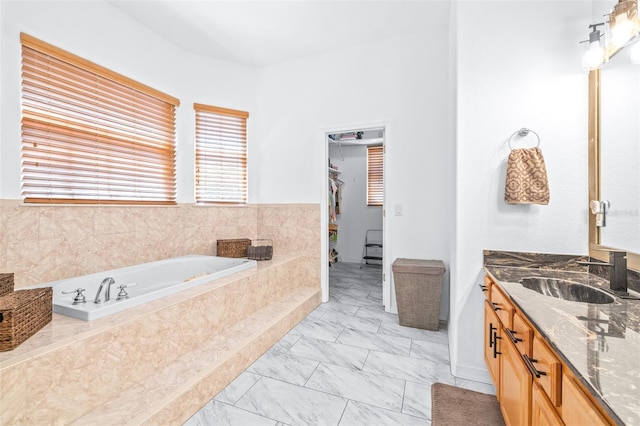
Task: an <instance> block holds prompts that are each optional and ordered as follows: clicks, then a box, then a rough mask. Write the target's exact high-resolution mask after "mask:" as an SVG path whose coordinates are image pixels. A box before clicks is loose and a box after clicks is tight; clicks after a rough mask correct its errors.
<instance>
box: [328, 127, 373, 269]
mask: <svg viewBox="0 0 640 426" xmlns="http://www.w3.org/2000/svg"><path fill="white" fill-rule="evenodd" d="M328 144H329V158H328V179H329V184H328V188H329V191H328V192H329V193H328V205H329V211H328V223H329V236H328V237H329V244H328V250H329V253H328V255H329V256H328V258H329V266H331V265H333V264H335V263H336V262H348V263H357V264H360V265H361V267H362V266H367V265H371V266H380V265H382V247H383V242H382V220H383V214H382V211H383V210H382V199H381V197H382V158H383V156H382V152H383V146H384V129H366V130H354V131H349V132H336V133H331V134H329V135H328ZM372 159H373V160H372ZM372 238H373V239H375V241H373V240H372Z"/></svg>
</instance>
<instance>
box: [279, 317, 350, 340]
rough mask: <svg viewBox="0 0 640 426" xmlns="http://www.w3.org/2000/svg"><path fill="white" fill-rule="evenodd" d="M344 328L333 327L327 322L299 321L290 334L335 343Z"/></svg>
mask: <svg viewBox="0 0 640 426" xmlns="http://www.w3.org/2000/svg"><path fill="white" fill-rule="evenodd" d="M343 329H344V327H342V326H338V325H334V324H331V323H328V322H324V321H319V322H312V321H301V322H300V323H299V324H298V325H296V326H295V327H294V328H293V330H291V331H290V332H289V333H290V334H299V335H301V336H305V337H311V338H314V339H320V340H326V341H328V342H335V341H336V339H337V338H338V336H339V335H340V333H342V330H343Z"/></svg>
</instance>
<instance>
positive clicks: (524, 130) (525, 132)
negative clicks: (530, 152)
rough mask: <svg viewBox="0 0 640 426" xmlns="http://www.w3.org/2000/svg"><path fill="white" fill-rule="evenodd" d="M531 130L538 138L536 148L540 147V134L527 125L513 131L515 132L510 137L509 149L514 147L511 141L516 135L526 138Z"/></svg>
mask: <svg viewBox="0 0 640 426" xmlns="http://www.w3.org/2000/svg"><path fill="white" fill-rule="evenodd" d="M529 132H531V133H533V134H534V135H536V138H537V139H538V144H537V145H536V146H535V147H536V148H538V147H539V146H540V136H538V134H537V133H536V132H534V131H533V130H531V129H527V128H526V127H523V128H522V129H520V130H518V131H516V132H513V134H512V135H511V136H510V137H509V149H513V148H512V147H511V141H512V140H513V138H514V137H515V136H520V137H521V138H524V137H525V136H527V135H528V134H529Z"/></svg>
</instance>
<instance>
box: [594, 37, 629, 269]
mask: <svg viewBox="0 0 640 426" xmlns="http://www.w3.org/2000/svg"><path fill="white" fill-rule="evenodd" d="M636 43H640V42H639V41H637V42H636ZM629 50H630V47H629V46H628V47H625V48H623V49H621V50H619V51H617V52H616V53H615V54H614V55H611V56H610V60H609V62H607V63H605V64H604V65H603V66H602V68H601V69H599V70H593V71H591V72H590V73H589V199H590V200H608V201H609V202H610V207H609V213H608V214H607V218H606V226H604V227H598V226H596V221H595V215H594V214H593V213H590V214H589V243H590V244H589V254H590V255H591V256H592V257H595V258H598V259H601V260H605V261H606V260H608V257H607V253H606V252H604V251H602V249H618V250H624V251H627V252H628V253H629V256H628V257H627V263H628V267H629V268H630V269H634V270H637V271H640V65H638V64H632V63H631V61H630V59H629Z"/></svg>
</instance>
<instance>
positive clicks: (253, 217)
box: [0, 200, 320, 288]
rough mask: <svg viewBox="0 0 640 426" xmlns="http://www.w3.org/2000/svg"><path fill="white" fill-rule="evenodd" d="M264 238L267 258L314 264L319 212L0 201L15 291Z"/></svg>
mask: <svg viewBox="0 0 640 426" xmlns="http://www.w3.org/2000/svg"><path fill="white" fill-rule="evenodd" d="M225 238H251V239H256V238H270V239H272V240H273V246H274V254H276V255H289V254H291V255H302V256H307V257H314V258H316V260H317V262H318V263H319V262H320V205H319V204H250V205H247V206H194V205H192V204H179V205H176V206H79V205H77V206H58V205H53V206H46V205H28V206H27V205H22V204H21V203H20V201H18V200H0V272H14V273H15V283H16V288H22V287H27V286H31V285H36V284H40V283H45V282H50V281H56V280H60V279H63V278H70V277H74V276H80V275H86V274H90V273H94V272H100V271H107V270H111V269H116V268H121V267H124V266H131V265H136V264H140V263H145V262H151V261H154V260H160V259H166V258H170V257H176V256H183V255H187V254H205V255H214V254H215V247H216V240H217V239H225Z"/></svg>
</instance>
